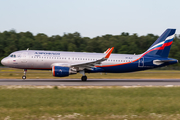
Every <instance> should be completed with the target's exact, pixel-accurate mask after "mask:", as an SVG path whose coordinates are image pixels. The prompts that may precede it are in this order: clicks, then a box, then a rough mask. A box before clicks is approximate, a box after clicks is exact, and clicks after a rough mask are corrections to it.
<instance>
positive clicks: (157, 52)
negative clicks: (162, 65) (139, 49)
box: [142, 29, 176, 58]
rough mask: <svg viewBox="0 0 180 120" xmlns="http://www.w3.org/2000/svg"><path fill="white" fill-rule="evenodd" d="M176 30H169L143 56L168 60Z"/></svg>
mask: <svg viewBox="0 0 180 120" xmlns="http://www.w3.org/2000/svg"><path fill="white" fill-rule="evenodd" d="M175 32H176V29H167V30H166V31H165V32H164V33H163V34H162V35H161V36H160V37H159V38H158V39H157V40H156V41H155V42H154V43H153V44H152V45H151V47H150V48H149V49H148V50H147V51H146V52H144V53H143V54H142V56H159V57H164V58H167V57H168V55H169V51H170V48H171V44H172V42H173V39H174V36H175Z"/></svg>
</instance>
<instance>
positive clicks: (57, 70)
mask: <svg viewBox="0 0 180 120" xmlns="http://www.w3.org/2000/svg"><path fill="white" fill-rule="evenodd" d="M76 73H77V71H75V70H73V69H72V68H70V67H62V66H53V67H52V74H53V76H55V77H65V76H69V75H70V74H76Z"/></svg>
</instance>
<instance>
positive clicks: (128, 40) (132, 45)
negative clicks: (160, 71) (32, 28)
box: [0, 30, 180, 66]
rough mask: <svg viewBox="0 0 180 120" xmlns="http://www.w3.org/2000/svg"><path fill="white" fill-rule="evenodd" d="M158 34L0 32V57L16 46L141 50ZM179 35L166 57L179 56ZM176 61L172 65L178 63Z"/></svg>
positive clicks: (23, 47)
mask: <svg viewBox="0 0 180 120" xmlns="http://www.w3.org/2000/svg"><path fill="white" fill-rule="evenodd" d="M158 37H159V36H157V35H154V34H147V35H143V36H138V35H137V34H132V35H130V34H129V33H126V32H123V33H121V34H119V35H111V34H106V35H103V36H97V37H94V38H89V37H82V36H81V35H80V33H78V32H75V33H67V34H64V35H62V36H60V35H53V36H50V37H49V36H47V35H46V34H44V33H39V34H37V35H33V34H32V33H31V32H29V31H27V32H20V33H17V32H16V31H15V30H10V31H4V32H0V59H2V58H4V57H6V56H8V55H9V54H10V53H11V52H14V51H18V50H26V49H27V48H29V49H30V50H52V51H75V52H99V53H102V52H104V51H105V50H106V49H107V48H109V47H114V50H113V53H120V54H141V53H143V52H145V51H146V50H147V49H148V48H149V47H150V46H151V45H152V44H153V42H154V41H155V40H156V39H157V38H158ZM179 46H180V36H177V35H176V36H175V38H174V42H173V44H172V46H171V51H170V55H169V57H171V58H175V59H178V60H180V47H179ZM178 65H179V64H176V65H174V66H178Z"/></svg>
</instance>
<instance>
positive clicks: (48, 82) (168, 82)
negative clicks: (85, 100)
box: [0, 79, 180, 86]
mask: <svg viewBox="0 0 180 120" xmlns="http://www.w3.org/2000/svg"><path fill="white" fill-rule="evenodd" d="M7 85H30V86H31V85H32V86H180V79H88V80H87V81H81V80H80V79H26V80H22V79H0V86H7Z"/></svg>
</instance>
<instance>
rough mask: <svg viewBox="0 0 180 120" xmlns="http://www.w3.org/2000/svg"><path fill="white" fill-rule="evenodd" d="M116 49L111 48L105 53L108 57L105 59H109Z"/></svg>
mask: <svg viewBox="0 0 180 120" xmlns="http://www.w3.org/2000/svg"><path fill="white" fill-rule="evenodd" d="M113 49H114V47H112V48H109V49H108V50H107V51H106V52H105V53H106V56H105V57H104V58H107V59H108V58H109V56H110V55H111V53H112V51H113Z"/></svg>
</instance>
